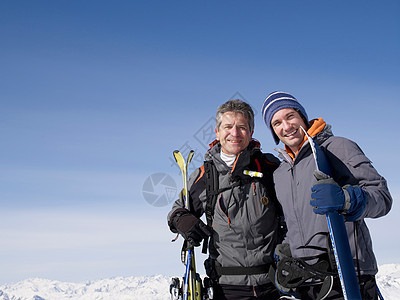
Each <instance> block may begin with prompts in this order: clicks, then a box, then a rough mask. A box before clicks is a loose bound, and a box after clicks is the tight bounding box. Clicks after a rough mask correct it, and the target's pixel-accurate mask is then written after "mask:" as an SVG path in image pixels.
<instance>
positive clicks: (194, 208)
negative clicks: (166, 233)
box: [167, 167, 206, 231]
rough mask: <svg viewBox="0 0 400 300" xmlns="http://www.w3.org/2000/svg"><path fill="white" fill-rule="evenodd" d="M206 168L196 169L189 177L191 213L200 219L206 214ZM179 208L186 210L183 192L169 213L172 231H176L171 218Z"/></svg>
mask: <svg viewBox="0 0 400 300" xmlns="http://www.w3.org/2000/svg"><path fill="white" fill-rule="evenodd" d="M203 170H204V167H201V168H198V169H196V170H195V171H194V172H193V173H192V174H191V175H190V176H189V183H188V190H189V205H190V209H189V210H190V212H191V213H193V214H194V215H195V216H196V217H198V218H200V217H201V216H202V214H203V213H204V207H205V204H204V202H205V193H206V192H205V180H204V179H205V178H204V171H203ZM178 208H185V203H184V200H183V198H182V192H180V194H179V198H178V199H177V200H176V201H175V202H174V204H173V205H172V209H171V211H170V212H169V213H168V216H167V221H168V225H169V227H170V229H171V230H172V231H174V228H172V224H171V217H172V216H173V214H174V212H175V211H176V210H177V209H178Z"/></svg>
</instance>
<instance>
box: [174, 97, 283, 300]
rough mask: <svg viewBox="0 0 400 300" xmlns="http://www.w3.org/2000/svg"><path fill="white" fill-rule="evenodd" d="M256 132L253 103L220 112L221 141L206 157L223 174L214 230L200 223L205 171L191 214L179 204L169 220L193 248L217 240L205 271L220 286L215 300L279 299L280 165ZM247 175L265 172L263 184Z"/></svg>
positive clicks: (192, 196)
mask: <svg viewBox="0 0 400 300" xmlns="http://www.w3.org/2000/svg"><path fill="white" fill-rule="evenodd" d="M253 129H254V113H253V110H252V109H251V107H250V106H249V105H248V104H247V103H245V102H243V101H240V100H231V101H228V102H226V103H225V104H223V105H221V106H220V107H219V108H218V111H217V116H216V127H215V132H216V140H215V141H214V142H213V143H211V144H210V146H211V148H210V149H209V150H208V151H207V153H206V154H205V160H206V162H208V163H212V165H213V166H214V168H215V170H216V172H217V174H218V187H219V190H218V193H217V194H218V195H217V201H216V205H215V207H214V209H213V212H212V213H213V219H212V229H211V227H209V226H207V225H205V224H204V223H203V222H202V221H201V220H200V217H201V216H202V215H203V214H204V213H205V210H206V207H207V193H206V186H207V184H208V182H207V179H206V177H207V176H205V175H204V174H205V169H204V166H202V167H201V168H198V169H197V170H196V171H195V172H193V173H192V174H191V176H190V178H189V186H188V191H189V200H190V204H191V209H190V211H189V210H187V209H185V208H184V205H183V202H182V199H178V200H177V201H176V202H175V203H174V205H173V207H172V210H171V212H170V213H169V215H168V224H169V226H170V229H171V230H172V231H173V232H178V233H180V234H181V235H182V236H183V237H184V238H185V239H186V240H187V241H189V242H190V243H191V244H192V245H195V246H198V245H200V243H201V241H202V240H203V238H206V237H207V236H209V235H211V238H210V242H209V253H210V255H209V258H208V259H207V260H206V262H205V268H206V272H207V275H208V276H209V277H210V278H211V279H212V280H213V281H214V283H215V286H214V293H215V296H214V299H231V300H233V299H241V300H245V299H278V298H279V293H278V291H277V290H276V289H275V287H274V285H273V284H272V283H271V281H270V280H269V278H268V270H269V267H270V264H271V263H272V262H273V253H274V249H275V246H276V244H277V241H278V221H277V207H276V203H277V202H276V201H274V199H276V198H275V191H274V189H273V180H272V173H273V171H274V170H275V169H276V168H277V166H278V164H279V160H278V159H277V158H275V157H274V156H273V155H271V154H262V153H261V151H260V148H259V147H260V144H259V143H258V142H257V141H255V140H253V139H252V135H253ZM206 162H205V164H206ZM245 171H256V172H261V173H263V177H262V180H261V178H259V177H251V176H249V175H246V174H244V173H249V172H245Z"/></svg>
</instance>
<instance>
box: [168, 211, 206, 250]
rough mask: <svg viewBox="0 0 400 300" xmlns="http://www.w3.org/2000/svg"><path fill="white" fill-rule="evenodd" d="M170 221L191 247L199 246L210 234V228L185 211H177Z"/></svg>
mask: <svg viewBox="0 0 400 300" xmlns="http://www.w3.org/2000/svg"><path fill="white" fill-rule="evenodd" d="M171 219H172V225H173V227H175V229H176V230H177V231H178V232H179V234H181V235H182V236H183V238H184V239H185V240H187V241H188V242H189V243H190V244H191V245H193V246H200V243H201V241H202V240H203V239H205V238H207V237H209V236H211V234H212V231H211V228H210V227H209V226H207V225H206V224H204V223H203V221H202V220H200V219H199V218H197V217H195V216H194V215H193V214H191V213H190V212H189V211H188V210H187V209H184V208H179V209H177V210H176V211H175V212H174V214H173V215H172V217H171Z"/></svg>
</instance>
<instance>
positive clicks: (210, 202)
mask: <svg viewBox="0 0 400 300" xmlns="http://www.w3.org/2000/svg"><path fill="white" fill-rule="evenodd" d="M204 175H205V179H206V196H207V203H206V211H205V214H206V220H207V225H208V226H210V227H211V226H212V221H213V217H214V207H215V204H216V203H217V197H218V193H216V191H218V189H219V181H218V171H217V168H216V167H215V165H214V163H213V162H212V161H205V162H204ZM207 247H208V237H207V238H205V239H204V242H203V249H202V251H201V252H202V253H204V254H206V253H207Z"/></svg>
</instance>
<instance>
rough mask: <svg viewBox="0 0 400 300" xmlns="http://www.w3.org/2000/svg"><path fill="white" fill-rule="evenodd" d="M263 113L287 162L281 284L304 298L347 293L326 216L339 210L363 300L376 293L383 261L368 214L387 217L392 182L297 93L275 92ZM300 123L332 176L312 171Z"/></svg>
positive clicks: (282, 169)
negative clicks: (312, 111)
mask: <svg viewBox="0 0 400 300" xmlns="http://www.w3.org/2000/svg"><path fill="white" fill-rule="evenodd" d="M262 114H263V118H264V121H265V123H266V125H267V127H268V128H269V129H270V130H271V132H272V136H273V138H274V140H275V142H276V144H278V143H279V141H281V142H282V143H283V144H284V145H285V149H277V150H278V152H279V153H280V155H279V156H280V158H281V159H282V162H281V164H280V166H279V168H278V169H277V170H276V171H275V172H274V182H275V189H276V194H277V198H278V201H279V202H280V203H281V205H282V208H283V212H284V215H285V221H286V224H287V228H288V232H287V235H286V238H285V240H284V242H283V243H282V244H281V245H279V246H277V248H276V254H277V255H278V256H279V259H280V261H278V266H277V273H276V274H275V278H278V279H277V280H276V282H275V283H276V285H277V286H278V287H279V288H280V289H281V290H282V291H284V292H286V293H288V294H291V295H293V296H295V297H298V298H300V299H343V293H342V291H341V286H340V282H339V279H338V276H337V271H336V267H335V262H334V259H333V258H332V251H331V245H330V244H329V243H330V241H329V236H328V227H327V221H326V217H325V214H326V213H327V212H331V211H339V213H342V214H343V215H344V218H345V221H346V228H347V233H348V238H349V242H350V247H351V251H352V255H353V261H354V264H355V269H356V272H357V275H358V281H359V286H360V291H361V296H362V299H378V294H377V288H376V282H375V274H376V273H377V271H378V269H377V263H376V259H375V256H374V253H373V250H372V240H371V236H370V234H369V231H368V228H367V225H366V223H365V221H364V219H365V218H379V217H382V216H384V215H386V214H387V213H388V212H389V210H390V209H391V205H392V198H391V196H390V193H389V190H388V187H387V184H386V180H385V179H384V178H383V177H382V176H380V175H379V174H378V172H377V171H376V170H375V169H374V168H373V166H372V164H371V161H370V160H369V159H368V158H367V157H366V156H365V155H364V153H363V152H362V150H361V149H360V148H359V147H358V145H357V144H356V143H354V142H353V141H350V140H348V139H346V138H342V137H336V136H334V135H333V134H332V131H331V126H330V125H327V124H326V123H325V121H324V120H323V119H322V118H319V119H314V120H310V121H309V119H308V116H307V113H306V111H305V109H304V107H303V106H302V105H301V104H300V103H299V102H298V101H297V100H296V99H295V98H294V97H293V96H292V95H290V94H288V93H285V92H274V93H271V94H270V95H268V97H267V98H266V100H265V101H264V104H263V107H262ZM301 127H303V128H304V129H305V130H307V133H308V134H309V135H310V136H312V137H313V139H314V141H315V142H316V143H317V144H318V145H319V146H320V147H321V149H322V150H323V151H324V152H325V154H326V156H327V158H328V160H329V162H330V165H331V168H332V173H333V178H328V179H327V178H325V176H323V175H324V174H318V173H315V172H314V171H315V169H316V166H315V163H314V159H313V155H312V150H311V147H310V144H309V143H308V141H307V138H306V136H305V134H304V132H303V130H302V129H301ZM282 262H285V263H284V264H285V265H283V263H282ZM288 262H290V266H289V263H288ZM288 266H289V267H288ZM283 269H285V271H284V272H285V274H284V276H281V275H282V274H281V273H282V270H283ZM280 272H281V273H280ZM331 284H333V285H331Z"/></svg>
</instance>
